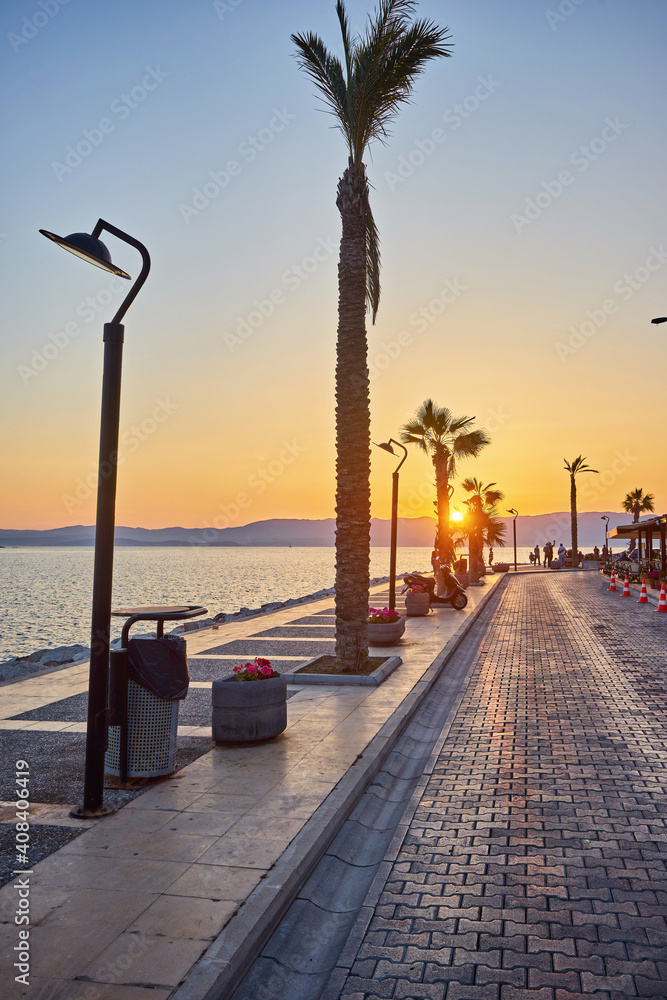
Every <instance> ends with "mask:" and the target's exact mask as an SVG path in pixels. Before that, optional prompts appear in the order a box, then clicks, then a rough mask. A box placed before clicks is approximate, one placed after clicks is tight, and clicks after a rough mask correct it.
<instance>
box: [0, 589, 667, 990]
mask: <svg viewBox="0 0 667 1000" xmlns="http://www.w3.org/2000/svg"><path fill="white" fill-rule="evenodd" d="M489 583H490V585H487V586H486V587H481V588H474V589H473V588H471V590H469V591H468V594H469V597H470V599H471V603H470V605H469V608H468V609H467V611H466V612H464V613H461V614H458V613H454V612H452V611H451V610H450V609H441V610H438V611H437V612H436V613H434V614H432V615H429V616H428V617H427V618H422V619H411V620H410V621H409V622H408V628H407V631H406V635H405V638H404V641H403V643H402V644H401V646H400V647H398V648H397V649H396V650H395V651H397V652H400V655H401V656H402V658H403V666H401V667H400V669H399V670H397V671H396V672H395V673H394V674H392V675H391V676H390V677H389V678H388V679H387V680H386V681H385V682H384V683H383V684H382V685H381V686H380V687H378V688H376V689H373V688H365V689H362V688H357V689H349V688H348V689H344V688H341V687H335V686H333V685H332V686H329V685H324V686H322V687H321V688H319V687H318V688H310V689H308V688H306V687H303V688H299V687H298V685H297V686H295V687H294V688H292V689H291V691H290V693H291V694H292V697H291V698H290V700H289V702H288V719H289V723H288V726H289V728H288V731H287V733H286V734H285V735H284V737H281V738H279V739H278V740H276V741H274V742H272V743H267V744H265V745H264V746H262V747H252V748H239V749H233V748H214V749H209V747H204V746H200V747H199V751H201V750H202V749H203V750H204V751H205V752H203V753H202V755H201V756H199V757H198V758H197V759H195V760H194V761H193V762H192V763H190V764H189V765H188V766H186V767H184V769H183V770H182V771H180V772H179V773H178V774H177V775H175V776H174V777H173V778H168V779H164V780H162V781H160V782H157V783H156V784H155V786H154V787H152V788H149V789H148V790H147V791H144V792H143V794H141V795H138V796H135V797H134V798H133V799H132V801H129V802H128V803H127V804H126V805H125V807H124V808H122V809H121V810H120V811H119V812H118V813H116V814H115V815H114V816H112V817H110V818H108V819H106V820H103V821H100V822H98V823H96V824H94V825H92V826H91V827H90V828H89V829H84V830H83V832H81V829H78V830H75V831H74V832H73V836H74V839H72V840H70V842H68V843H66V844H65V845H64V846H63V847H61V848H60V849H59V850H57V851H56V852H55V853H53V854H51V855H50V856H49V857H47V858H45V860H43V861H41V862H39V863H37V864H35V866H34V875H32V876H31V880H30V891H31V896H30V901H31V925H30V927H31V934H30V947H31V956H32V957H31V974H30V985H29V986H28V987H23V986H21V985H17V984H15V983H12V981H11V977H10V975H9V974H8V973H9V971H10V969H11V963H12V961H13V960H14V958H13V955H12V949H13V947H14V946H15V944H16V943H17V941H16V938H17V932H18V928H17V927H16V926H15V925H14V922H13V921H14V912H15V909H16V891H15V889H14V887H13V885H12V883H11V882H10V883H8V884H7V885H5V886H4V887H3V888H2V889H0V940H1V942H2V958H1V961H2V963H3V968H2V977H3V983H7V985H8V987H9V989H8V995H9V996H10V997H15V996H16V997H22V998H26V1000H27V998H30V1000H147V998H148V997H150V998H151V1000H231V998H232V996H233V995H234V991H235V990H236V996H237V998H238V1000H247V998H248V997H250V998H252V1000H310V998H314V997H318V998H320V1000H343V998H344V1000H375V998H402V1000H410V998H415V1000H416V998H419V1000H525V998H529V1000H580V998H583V997H586V998H588V1000H626V998H629V997H636V996H652V997H654V998H663V1000H665V998H667V919H666V917H667V871H666V868H665V861H666V860H667V832H666V830H665V817H666V816H667V788H666V786H665V778H666V777H667V774H666V769H667V750H666V749H665V737H666V736H667V684H666V683H665V678H666V673H667V641H666V640H667V615H658V614H656V613H655V609H654V607H653V606H651V605H648V606H645V605H637V604H636V601H635V600H634V599H627V598H626V599H622V598H621V597H620V595H619V594H616V595H613V594H609V593H607V591H606V584H605V583H604V582H602V581H601V579H600V577H599V576H598V575H597V574H595V573H549V572H548V571H547V572H535V571H534V572H532V573H525V574H517V575H516V576H514V574H507V575H505V576H503V577H499V578H492V579H491V580H490V581H489ZM372 600H373V603H380V604H381V603H382V600H383V594H382V591H381V589H380V588H376V590H375V592H374V594H373V595H372ZM323 622H324V623H325V624H322V623H323ZM327 628H328V629H329V630H330V632H329V633H326V629H327ZM331 629H332V622H331V600H330V599H329V600H328V601H321V602H315V603H313V604H312V605H309V606H308V607H307V608H303V607H300V608H292V609H290V610H289V612H288V611H283V612H278V613H276V615H274V616H266V617H263V618H262V619H261V620H259V621H258V620H257V619H255V620H254V621H248V622H245V623H241V622H239V623H234V624H233V625H229V626H225V627H224V628H222V629H220V630H216V631H215V632H210V631H209V632H206V633H200V634H197V633H195V634H194V635H192V636H191V638H190V639H189V651H190V662H191V665H192V664H194V667H193V671H194V670H195V669H196V670H199V671H201V673H200V674H199V675H198V676H199V677H200V678H201V679H200V680H198V681H197V683H198V684H200V685H201V687H200V688H196V689H195V690H199V691H201V692H202V694H201V696H198V697H201V698H204V699H205V696H206V691H207V686H208V685H209V684H210V681H209V680H206V679H204V677H205V676H208V675H206V673H205V672H206V671H209V670H210V671H211V672H212V673H211V676H215V675H216V672H217V671H219V670H220V669H221V659H220V658H223V659H225V661H226V662H227V664H228V666H229V665H230V664H231V663H232V662H235V661H236V659H237V658H238V657H241V656H243V658H246V657H247V656H252V655H255V654H259V655H262V653H264V654H266V653H267V652H268V649H267V646H266V644H275V643H278V644H279V645H280V643H281V642H282V643H284V644H285V645H282V646H280V652H281V653H282V654H284V656H283V657H282V659H283V660H284V661H285V666H289V665H291V664H292V663H293V662H294V660H293V659H290V657H294V658H298V657H301V658H305V655H306V652H307V651H308V653H309V652H310V646H309V645H306V644H312V643H313V642H316V641H317V642H320V643H323V644H330V643H331V641H332V640H331V638H329V637H328V636H329V635H331V634H332V633H331ZM261 633H264V634H263V635H262V634H261ZM266 633H269V634H266ZM281 633H282V634H281ZM288 643H291V644H295V645H294V646H293V647H292V651H291V652H289V653H288V647H287V644H288ZM298 643H303V644H304V645H303V646H302V647H300V648H301V653H299V652H298V649H297V644H298ZM231 644H234V645H233V646H232V648H231V649H230V648H229V647H230V645H231ZM392 651H393V650H392ZM269 655H271V656H273V655H278V654H274V653H273V652H271V653H269ZM279 658H280V657H279ZM207 661H208V662H207ZM72 669H73V670H74V669H76V668H72ZM56 676H57V675H52V682H53V683H54V684H56V687H54V688H53V691H52V692H51V700H50V701H49V699H48V698H47V699H46V703H44V700H43V699H42V704H41V706H37V707H36V706H35V705H34V703H30V699H36V700H37V701H39V695H38V694H37V692H36V691H35V690H34V689H32V688H30V689H29V690H28V689H23V690H24V692H25V694H21V690H22V689H21V687H20V684H19V685H11V686H10V688H9V689H8V691H9V692H10V693H11V697H12V698H14V699H15V700H14V701H12V702H11V705H10V709H9V710H6V711H5V712H4V713H3V714H4V716H5V722H4V723H0V728H5V730H6V732H5V733H4V734H2V735H3V737H4V738H6V739H9V740H11V741H22V742H20V743H19V742H16V743H12V744H11V747H10V755H11V754H13V753H14V750H15V749H16V750H18V748H19V746H23V747H27V748H28V750H30V745H31V744H30V739H32V740H33V741H34V742H33V746H34V747H37V746H38V743H39V741H40V740H41V739H49V740H50V739H52V738H54V736H57V737H58V740H59V741H60V743H59V746H60V747H61V748H63V747H66V745H67V741H68V740H77V739H81V735H82V734H79V733H77V732H75V731H72V732H69V733H68V732H67V731H64V730H62V729H60V728H58V731H57V732H55V733H54V732H52V731H51V732H49V731H48V730H42V729H40V728H38V727H40V726H42V725H43V724H44V723H45V722H48V721H49V718H48V717H47V718H44V717H43V716H41V717H40V719H35V718H34V715H33V714H32V713H34V712H39V713H42V712H44V711H45V712H47V716H50V717H51V722H52V724H53V726H55V727H61V726H62V724H63V715H67V714H68V713H69V715H70V717H71V716H72V715H73V714H74V713H75V711H78V710H79V709H78V707H77V706H78V701H76V699H80V697H81V695H80V694H75V695H72V696H71V697H72V698H74V699H75V702H72V701H71V700H70V698H63V693H64V689H63V688H62V687H58V686H57V682H56V681H55V679H54V678H55V677H56ZM72 677H73V678H74V674H72ZM79 682H80V681H77V683H79ZM20 683H21V684H27V685H29V684H32V683H33V682H32V681H25V682H20ZM49 683H51V681H50V682H49ZM54 692H57V693H58V694H59V695H60V700H59V701H56V702H54V701H53V697H52V696H53V693H54ZM43 697H46V696H43ZM64 702H69V704H64ZM31 704H32V707H31ZM26 706H27V707H26ZM200 708H201V706H200ZM197 711H199V709H198V710H197ZM26 714H27V715H28V716H29V718H17V716H25V715H26ZM54 716H55V718H53V717H54ZM190 718H191V719H192V720H193V721H192V725H194V724H195V722H197V721H199V725H198V727H197V728H198V730H199V731H198V733H194V734H193V733H192V732H190V733H189V738H191V739H194V740H205V739H206V735H205V732H204V730H205V728H206V727H205V726H204V723H203V721H202V719H203V717H202V716H196V715H193V716H191V717H190ZM77 725H78V723H77ZM24 726H27V727H28V728H20V727H24ZM31 726H32V729H33V736H32V737H31V735H30V733H31V728H30V727H31ZM17 727H18V728H17ZM26 741H27V742H26ZM209 746H210V744H209ZM431 747H433V750H432V751H431ZM199 751H198V752H199ZM33 752H34V751H33ZM11 762H12V764H13V757H11ZM400 787H402V788H403V791H402V792H400V791H397V789H399V788H400ZM66 791H67V792H69V789H66ZM133 794H134V793H133ZM364 796H370V797H371V798H373V797H374V799H375V805H374V806H373V805H369V801H370V800H369V799H368V798H364ZM65 801H70V800H65ZM348 817H349V819H348ZM350 825H351V826H352V827H353V829H352V832H351V834H350V833H349V832H348V834H347V836H346V834H345V829H346V827H348V826H350ZM320 863H322V864H324V865H325V866H326V865H328V866H329V870H328V873H327V872H325V875H324V877H320V881H319V883H318V885H317V886H316V887H315V888H313V887H312V883H313V880H316V881H317V878H318V869H319V864H320ZM343 865H347V868H346V869H344V868H343ZM355 867H356V868H357V869H358V874H359V878H357V875H356V874H355V872H354V871H352V874H351V875H350V874H349V872H350V870H351V869H354V868H355ZM371 867H372V871H370V869H371ZM362 869H366V870H367V871H366V872H362ZM369 871H370V875H371V878H370V880H369V885H370V888H368V886H363V891H360V889H359V887H360V886H362V885H363V883H362V881H361V875H362V874H363V875H367V874H368V872H369ZM341 899H343V900H345V899H347V902H345V901H344V902H343V903H342V904H341V902H340V900H341ZM295 908H296V909H299V908H300V909H301V911H302V916H303V915H304V914H305V915H306V917H307V918H308V919H309V920H310V928H309V933H308V934H303V931H302V929H301V926H302V925H299V923H298V921H297V919H296V917H295V916H294V910H295ZM345 909H347V911H348V913H347V914H345V913H343V912H342V910H345ZM318 914H319V917H318ZM350 914H351V919H348V918H349V917H350ZM320 918H321V919H320ZM290 921H291V923H290ZM332 928H333V929H334V932H336V931H337V933H338V938H337V939H336V934H335V933H334V935H333V938H331V937H330V938H328V939H327V940H325V938H326V935H327V934H328V933H329V932H330V930H331V929H332ZM341 928H343V931H344V932H343V933H341ZM318 949H319V950H318ZM316 952H317V955H318V956H319V957H318V961H319V962H320V964H319V965H318V966H317V968H314V965H315V961H314V956H315V954H316ZM255 959H256V961H255ZM253 961H254V965H253V964H252V963H253ZM244 976H245V979H244ZM286 983H287V984H288V985H287V986H285V984H286ZM237 987H238V989H237Z"/></svg>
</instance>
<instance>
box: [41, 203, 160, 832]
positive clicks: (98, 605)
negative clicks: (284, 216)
mask: <svg viewBox="0 0 667 1000" xmlns="http://www.w3.org/2000/svg"><path fill="white" fill-rule="evenodd" d="M104 231H106V232H108V233H111V235H112V236H116V237H117V238H118V239H120V240H122V241H123V242H124V243H129V245H130V246H133V247H135V249H137V250H138V251H139V253H140V254H141V259H142V262H143V263H142V268H141V272H140V274H139V277H138V278H137V279H136V281H135V282H134V284H133V285H132V286H131V288H130V290H129V292H128V294H127V295H126V296H125V299H124V300H123V302H122V303H121V305H120V307H119V309H118V311H117V313H116V315H115V316H114V318H113V320H112V321H111V323H105V324H104V336H103V342H104V367H103V372H102V414H101V419H100V454H99V469H98V476H97V515H96V521H95V564H94V569H93V601H92V622H91V636H90V680H89V687H88V721H87V726H86V767H85V776H84V789H83V805H81V806H75V807H74V808H73V809H72V810H71V815H72V816H75V817H77V818H78V819H89V818H91V817H100V816H108V815H109V814H110V813H112V812H114V811H115V809H114V807H113V806H106V805H105V804H104V755H105V753H106V749H107V738H108V728H109V642H110V638H111V636H110V622H111V590H112V585H113V551H114V531H115V520H116V477H117V466H118V433H119V425H120V389H121V373H122V361H123V340H124V333H125V327H124V326H123V324H122V322H121V320H122V319H123V317H124V316H125V313H126V312H127V310H128V309H129V307H130V305H131V304H132V302H133V301H134V299H135V297H136V295H137V292H138V291H139V289H140V288H141V286H142V285H143V283H144V282H145V280H146V278H147V277H148V272H149V271H150V267H151V260H150V256H149V254H148V250H147V249H146V247H145V246H144V245H143V243H140V242H139V241H138V240H136V239H134V237H132V236H128V234H127V233H124V232H122V230H120V229H117V228H116V227H115V226H112V225H111V224H110V223H108V222H105V221H104V219H99V220H98V222H97V225H96V226H95V228H94V229H93V231H92V233H90V234H89V233H72V234H71V235H70V236H66V237H62V236H56V235H55V234H54V233H50V232H48V231H47V230H45V229H40V233H41V234H42V235H43V236H46V237H47V239H49V240H52V241H53V242H54V243H57V244H58V246H61V247H62V248H63V249H64V250H68V251H69V252H70V253H73V254H76V256H77V257H81V258H82V259H83V260H87V261H88V263H90V264H94V265H95V266H96V267H101V268H102V269H103V270H105V271H110V272H111V273H112V274H116V275H118V277H120V278H127V279H128V281H130V280H131V278H130V275H129V274H126V273H125V271H122V270H121V269H120V268H119V267H116V266H115V265H114V264H113V263H112V260H111V254H110V253H109V251H108V249H107V247H106V246H105V245H104V243H102V241H101V240H100V239H99V236H100V234H101V233H102V232H104Z"/></svg>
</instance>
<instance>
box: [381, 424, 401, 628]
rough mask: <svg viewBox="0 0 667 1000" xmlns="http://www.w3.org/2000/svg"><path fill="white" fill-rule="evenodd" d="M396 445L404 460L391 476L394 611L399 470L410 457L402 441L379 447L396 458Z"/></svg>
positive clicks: (392, 600)
mask: <svg viewBox="0 0 667 1000" xmlns="http://www.w3.org/2000/svg"><path fill="white" fill-rule="evenodd" d="M394 444H395V445H397V447H399V448H402V450H403V458H402V459H401V460H400V462H399V463H398V465H397V466H396V468H395V469H394V471H393V473H392V476H391V548H390V550H389V607H390V609H392V610H395V608H396V544H397V538H398V470H399V469H400V467H401V466H402V465H403V462H404V461H405V460H406V458H407V457H408V449H407V448H406V447H405V445H404V444H401V442H400V441H394V439H393V438H389V440H388V441H384V442H383V443H382V444H379V445H377V447H378V448H382V449H383V450H384V451H388V452H389V454H390V455H394V456H396V452H395V451H394V449H393V448H392V445H394ZM396 457H398V456H396Z"/></svg>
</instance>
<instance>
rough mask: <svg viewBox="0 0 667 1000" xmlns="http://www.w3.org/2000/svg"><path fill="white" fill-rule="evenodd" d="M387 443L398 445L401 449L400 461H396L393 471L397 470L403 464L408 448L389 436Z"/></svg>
mask: <svg viewBox="0 0 667 1000" xmlns="http://www.w3.org/2000/svg"><path fill="white" fill-rule="evenodd" d="M389 444H396V445H398V447H399V448H402V449H403V458H402V459H401V460H400V462H399V463H398V465H397V466H396V468H395V469H394V472H398V470H399V469H400V467H401V466H402V465H403V462H404V461H405V460H406V458H407V457H408V449H407V448H406V447H405V445H404V444H401V442H400V441H394V439H393V438H389Z"/></svg>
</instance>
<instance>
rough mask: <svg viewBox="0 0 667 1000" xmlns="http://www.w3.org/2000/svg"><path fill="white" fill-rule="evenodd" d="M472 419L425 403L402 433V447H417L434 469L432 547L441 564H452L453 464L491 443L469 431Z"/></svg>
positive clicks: (429, 402)
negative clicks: (433, 542) (406, 445)
mask: <svg viewBox="0 0 667 1000" xmlns="http://www.w3.org/2000/svg"><path fill="white" fill-rule="evenodd" d="M474 419H475V418H474V417H454V416H453V415H452V411H451V410H448V409H447V407H439V406H436V405H435V403H434V402H433V400H432V399H427V400H425V402H423V403H422V405H421V406H420V407H419V409H418V410H417V412H416V414H415V416H414V419H413V420H410V421H408V423H407V424H404V425H403V427H402V429H401V441H402V442H403V443H404V444H416V445H417V447H418V448H421V450H422V451H424V452H425V453H426V454H427V455H430V457H431V461H432V462H433V468H434V469H435V490H436V513H437V521H438V526H437V533H436V543H435V547H436V549H437V551H438V555H439V557H440V562H442V563H447V565H450V566H451V564H452V562H453V559H454V545H453V542H452V535H451V528H450V525H449V501H450V499H451V495H452V485H451V480H452V479H453V478H454V477H455V476H456V463H457V461H458V460H459V459H461V458H474V457H475V456H476V455H478V454H479V452H480V451H481V449H482V448H483V447H484V446H485V445H487V444H489V443H490V438H489V437H488V435H487V434H486V433H485V431H480V430H472V429H471V424H472V422H473V420H474Z"/></svg>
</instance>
